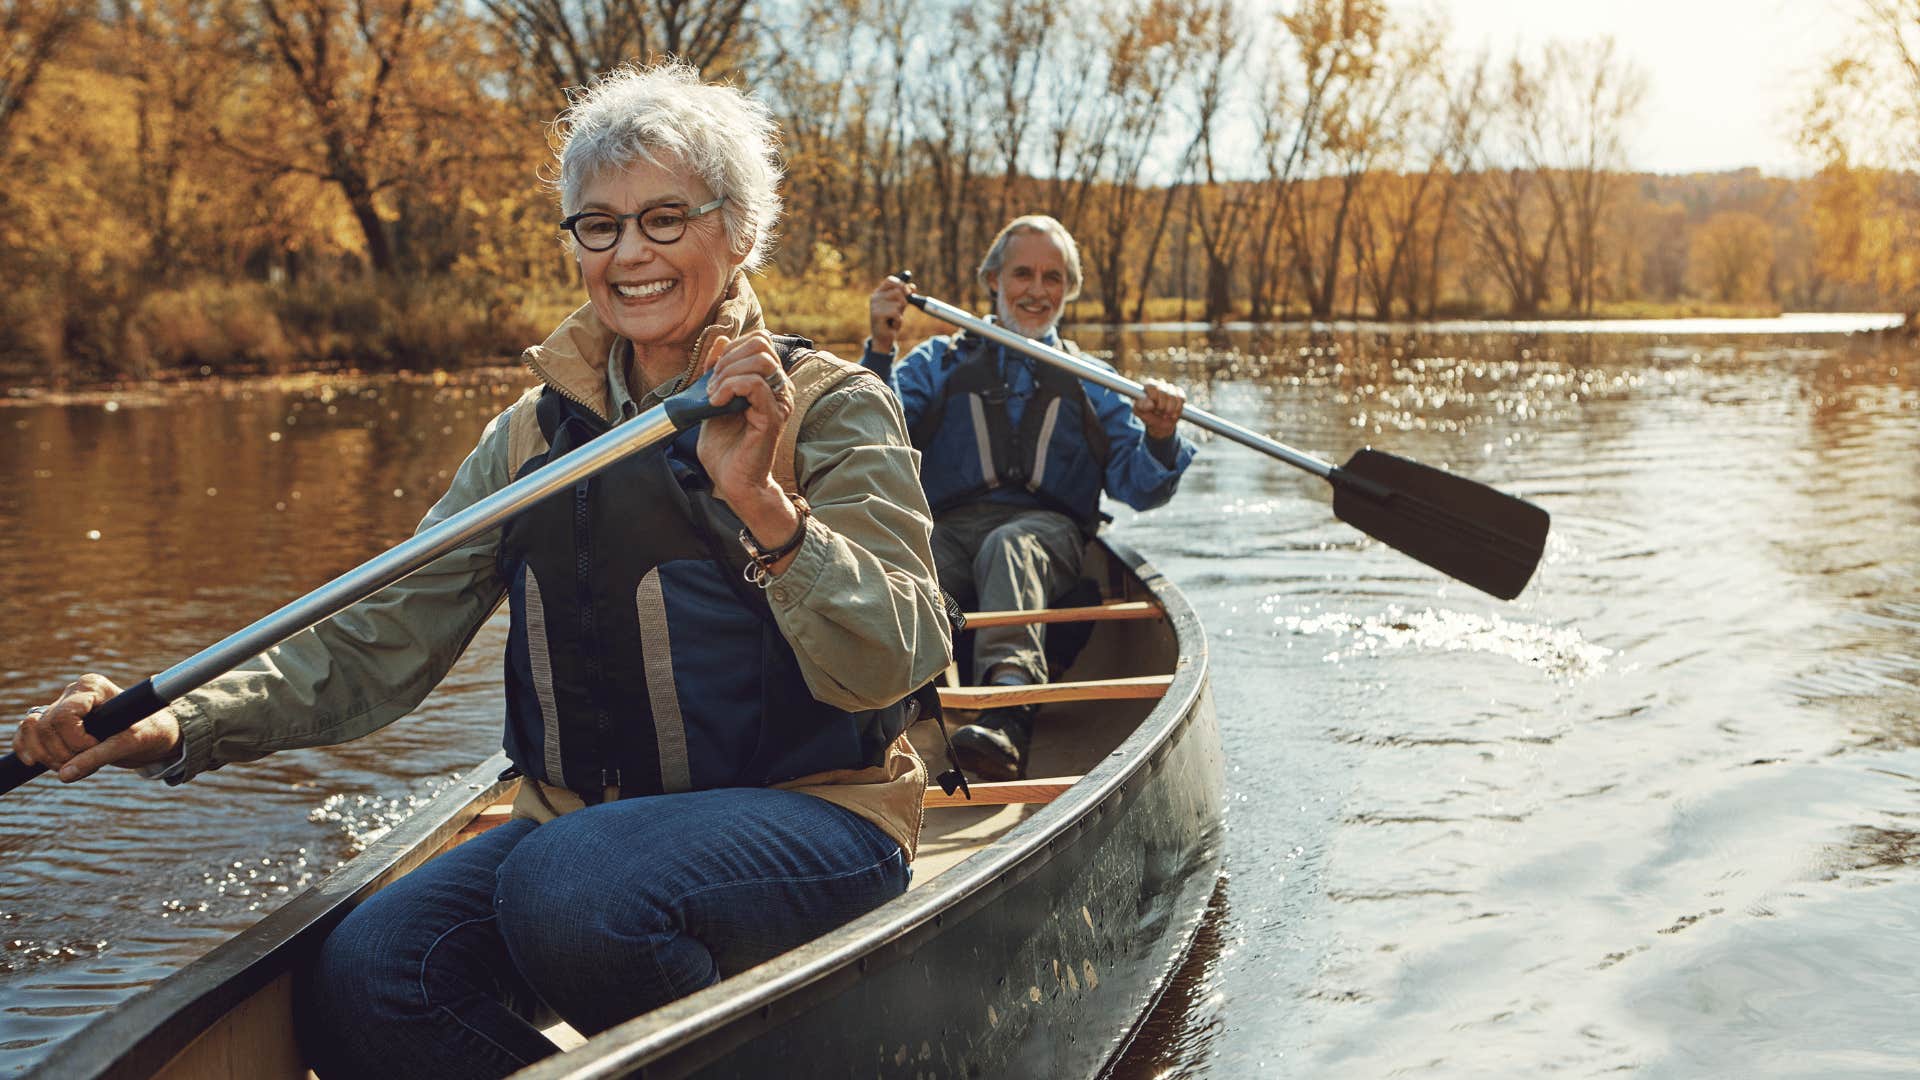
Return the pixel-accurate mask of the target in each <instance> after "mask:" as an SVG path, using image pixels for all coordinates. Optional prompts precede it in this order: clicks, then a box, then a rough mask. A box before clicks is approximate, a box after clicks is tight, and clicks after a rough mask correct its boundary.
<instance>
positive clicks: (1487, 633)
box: [1273, 604, 1613, 680]
mask: <svg viewBox="0 0 1920 1080" xmlns="http://www.w3.org/2000/svg"><path fill="white" fill-rule="evenodd" d="M1273 621H1274V624H1275V625H1277V626H1282V627H1285V628H1286V630H1287V631H1288V632H1289V633H1294V634H1300V635H1313V634H1332V635H1335V636H1336V637H1342V638H1346V639H1348V643H1347V645H1346V647H1345V648H1339V649H1335V650H1333V651H1332V652H1330V653H1328V654H1327V655H1326V657H1325V659H1326V660H1327V662H1329V663H1339V662H1340V661H1342V660H1348V659H1353V658H1357V657H1362V656H1375V655H1378V654H1380V653H1383V652H1392V651H1395V650H1399V649H1427V650H1435V651H1444V652H1457V651H1461V650H1466V651H1469V652H1484V653H1494V654H1497V655H1500V656H1506V657H1510V658H1512V659H1514V660H1518V661H1520V662H1521V663H1523V664H1527V665H1530V666H1532V667H1537V668H1539V669H1541V670H1542V671H1545V672H1547V673H1548V674H1549V675H1552V676H1554V677H1555V678H1564V679H1568V680H1574V679H1585V678H1591V677H1592V676H1594V675H1598V674H1600V673H1601V672H1603V671H1605V670H1606V668H1607V664H1606V659H1607V657H1609V656H1612V655H1613V650H1612V649H1609V648H1607V647H1606V646H1604V645H1596V644H1594V643H1592V642H1590V641H1587V640H1586V639H1584V638H1583V637H1581V635H1580V631H1578V630H1576V629H1574V628H1573V627H1570V626H1567V627H1553V626H1540V625H1536V624H1532V623H1524V622H1516V621H1514V620H1511V619H1505V618H1502V617H1500V616H1498V615H1492V616H1484V615H1474V614H1469V613H1467V612H1461V611H1435V610H1434V609H1432V608H1427V609H1425V610H1423V611H1417V612H1413V613H1408V612H1406V611H1405V610H1404V609H1402V608H1401V607H1400V606H1399V605H1397V604H1396V605H1394V606H1392V607H1389V608H1388V609H1387V610H1386V611H1385V612H1383V613H1381V614H1378V615H1369V616H1366V617H1364V618H1363V617H1361V616H1358V615H1350V614H1347V613H1345V612H1327V613H1326V614H1322V615H1312V616H1300V615H1283V616H1275V617H1274V620H1273Z"/></svg>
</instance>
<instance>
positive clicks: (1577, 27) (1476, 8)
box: [1396, 0, 1857, 175]
mask: <svg viewBox="0 0 1920 1080" xmlns="http://www.w3.org/2000/svg"><path fill="white" fill-rule="evenodd" d="M1429 2H1430V4H1431V6H1433V7H1437V8H1438V9H1439V10H1440V11H1442V12H1444V13H1445V14H1446V15H1447V17H1448V18H1449V20H1450V21H1451V23H1452V26H1453V33H1452V35H1451V38H1450V41H1451V44H1452V46H1453V49H1454V51H1455V52H1456V54H1464V53H1470V52H1472V51H1475V50H1477V49H1478V48H1479V47H1480V46H1481V45H1482V44H1484V45H1486V46H1487V47H1489V48H1490V50H1491V52H1492V54H1493V55H1494V56H1496V57H1499V56H1503V55H1508V54H1511V53H1512V51H1513V49H1514V47H1515V46H1516V45H1518V46H1521V47H1523V48H1524V49H1526V51H1528V52H1532V51H1534V50H1533V49H1531V48H1527V47H1528V46H1537V45H1539V44H1541V43H1543V42H1545V41H1548V40H1550V39H1553V38H1563V39H1576V40H1577V39H1584V38H1592V37H1598V36H1600V35H1604V34H1610V35H1612V36H1613V38H1614V40H1615V41H1616V42H1617V43H1618V45H1619V48H1620V50H1621V52H1622V53H1623V54H1625V55H1626V56H1628V57H1631V58H1632V59H1633V60H1634V62H1635V63H1637V64H1638V65H1639V66H1640V67H1641V69H1642V70H1643V71H1645V72H1646V74H1647V79H1648V92H1647V98H1646V103H1645V105H1644V106H1643V107H1642V110H1641V113H1640V117H1639V122H1638V124H1637V125H1636V126H1635V127H1636V136H1637V137H1636V138H1635V139H1634V140H1633V142H1632V144H1631V161H1632V163H1633V166H1634V167H1635V168H1640V169H1647V170H1651V171H1654V172H1696V171H1718V170H1723V169H1737V168H1741V167H1743V166H1748V165H1752V166H1757V167H1759V168H1761V169H1763V170H1765V171H1766V172H1768V173H1773V174H1777V175H1803V174H1805V173H1806V172H1808V171H1810V165H1809V163H1808V161H1807V160H1806V159H1805V158H1804V157H1802V156H1801V154H1800V153H1799V152H1798V150H1797V149H1796V148H1795V146H1794V140H1793V132H1794V127H1795V121H1794V113H1795V111H1796V108H1797V106H1798V103H1799V102H1801V101H1802V100H1803V99H1804V98H1805V97H1806V93H1807V88H1808V87H1809V86H1810V85H1811V83H1812V81H1813V79H1814V76H1815V75H1816V74H1817V72H1818V71H1819V70H1820V68H1821V67H1822V66H1823V65H1824V63H1825V61H1826V60H1827V58H1828V57H1829V56H1830V55H1831V54H1832V53H1834V52H1835V51H1837V50H1838V49H1840V48H1841V47H1842V46H1844V45H1845V43H1846V41H1847V39H1848V37H1849V35H1850V34H1851V33H1852V32H1853V29H1854V27H1855V25H1856V23H1855V15H1854V11H1855V10H1856V9H1857V5H1856V4H1854V3H1850V2H1849V0H1579V2H1572V0H1429ZM1396 6H1399V7H1403V8H1405V9H1407V10H1409V11H1410V10H1413V9H1414V8H1415V6H1416V5H1415V3H1413V2H1411V0H1409V2H1406V3H1400V4H1397V5H1396ZM1423 6H1424V5H1423Z"/></svg>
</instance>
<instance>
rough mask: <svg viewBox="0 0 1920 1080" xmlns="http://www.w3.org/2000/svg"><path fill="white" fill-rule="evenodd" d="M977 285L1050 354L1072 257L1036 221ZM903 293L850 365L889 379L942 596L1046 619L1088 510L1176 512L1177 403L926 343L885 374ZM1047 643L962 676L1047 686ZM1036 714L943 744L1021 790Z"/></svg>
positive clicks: (1028, 363)
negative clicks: (1109, 506)
mask: <svg viewBox="0 0 1920 1080" xmlns="http://www.w3.org/2000/svg"><path fill="white" fill-rule="evenodd" d="M978 275H979V280H980V283H981V284H982V285H984V286H985V287H986V289H987V292H988V293H989V294H990V295H991V296H992V297H993V307H994V317H995V318H996V319H997V320H998V321H999V322H1000V323H1001V324H1002V325H1004V326H1007V327H1009V328H1011V329H1014V330H1017V331H1019V332H1020V333H1021V334H1024V335H1026V336H1027V337H1030V338H1033V339H1035V340H1037V341H1042V342H1045V343H1046V344H1049V345H1053V346H1055V347H1057V348H1066V349H1072V348H1073V345H1072V343H1070V342H1062V341H1061V339H1060V337H1059V334H1058V327H1059V323H1060V316H1061V313H1062V312H1063V311H1064V310H1065V308H1066V305H1067V302H1068V301H1070V300H1073V299H1074V298H1075V297H1077V296H1079V295H1080V284H1081V273H1080V249H1079V245H1077V244H1075V243H1074V240H1073V236H1072V235H1071V234H1070V233H1068V232H1067V230H1066V227H1065V226H1063V225H1061V224H1060V222H1058V221H1056V220H1054V219H1053V218H1051V217H1048V216H1046V215H1044V214H1029V215H1027V216H1024V217H1019V218H1015V219H1014V220H1013V221H1011V222H1009V223H1008V224H1007V226H1006V227H1005V228H1003V229H1001V230H1000V234H999V235H998V236H997V237H995V238H994V241H993V244H992V246H991V247H990V248H989V249H988V250H987V255H986V258H984V259H982V260H981V261H980V266H979V269H978ZM911 291H912V286H910V285H906V284H902V283H901V282H900V281H899V280H898V279H896V278H891V277H890V278H888V279H887V280H886V281H885V282H882V283H881V285H880V287H879V288H877V289H875V290H874V292H873V296H872V298H871V301H870V304H869V314H870V329H871V337H870V338H869V339H868V341H867V346H866V350H865V355H864V356H863V357H862V359H861V363H863V364H865V365H866V366H867V367H868V368H869V369H871V370H873V371H874V372H876V373H877V374H880V375H883V376H886V377H888V379H889V381H890V382H891V383H892V385H893V388H894V392H895V393H896V394H898V395H899V397H900V404H901V407H902V409H903V410H904V411H905V413H906V420H907V427H908V431H909V433H910V435H911V437H912V440H913V444H914V446H915V447H917V448H918V449H919V450H920V452H921V454H922V455H923V457H922V460H921V464H920V483H921V486H922V487H924V488H926V492H927V501H928V503H929V504H931V506H932V508H933V513H934V528H933V552H934V561H935V564H936V566H937V568H938V571H939V575H940V584H941V587H942V588H944V589H945V590H946V591H947V592H949V593H951V594H952V595H953V596H954V597H955V598H956V599H957V600H959V601H960V602H961V603H962V604H965V605H968V606H970V607H974V608H976V609H978V610H989V611H1009V610H1031V609H1036V608H1044V607H1046V606H1047V605H1048V603H1049V602H1050V601H1052V600H1054V599H1056V598H1057V597H1059V596H1061V595H1062V594H1063V593H1065V592H1067V591H1068V590H1069V589H1071V588H1072V586H1073V584H1074V582H1075V581H1076V580H1077V579H1078V578H1079V576H1080V561H1081V554H1082V551H1083V549H1084V547H1085V545H1086V542H1087V540H1088V538H1089V537H1091V536H1092V535H1093V533H1094V531H1095V530H1096V529H1097V528H1098V527H1099V524H1100V520H1101V516H1100V494H1101V492H1102V491H1104V492H1105V493H1106V494H1108V495H1110V496H1112V497H1113V498H1115V499H1117V500H1119V501H1120V502H1123V503H1126V504H1127V505H1128V506H1131V507H1133V508H1134V509H1136V510H1150V509H1152V508H1154V507H1156V506H1159V505H1161V504H1163V503H1165V502H1166V501H1167V500H1168V499H1170V498H1172V497H1173V493H1174V490H1175V488H1176V487H1178V486H1179V483H1180V475H1181V473H1182V472H1184V471H1185V469H1186V467H1187V464H1188V463H1189V462H1191V461H1192V460H1193V455H1194V447H1193V444H1192V443H1190V442H1188V441H1187V440H1185V439H1183V438H1181V437H1180V436H1179V433H1178V432H1177V431H1176V426H1177V424H1178V421H1179V419H1180V412H1181V409H1182V408H1183V407H1184V406H1185V403H1186V395H1185V394H1184V393H1183V392H1182V391H1181V390H1180V389H1179V388H1178V387H1175V386H1172V385H1170V384H1168V383H1164V382H1159V381H1155V380H1146V382H1145V385H1146V387H1147V396H1146V397H1145V398H1143V399H1141V400H1139V401H1137V402H1132V403H1129V401H1128V399H1127V398H1125V397H1123V396H1122V395H1120V394H1117V393H1115V392H1114V391H1112V390H1108V389H1106V388H1104V387H1099V386H1094V385H1092V384H1089V383H1083V382H1081V381H1080V380H1078V379H1076V378H1074V377H1073V376H1071V375H1069V374H1067V373H1065V372H1063V371H1060V370H1059V369H1056V368H1054V367H1051V366H1049V365H1047V364H1044V363H1040V362H1038V361H1035V360H1033V359H1031V358H1030V357H1028V356H1026V355H1025V354H1024V353H1021V352H1019V351H1018V350H1016V349H1009V348H1006V347H1004V346H1001V345H998V344H995V343H993V342H989V341H985V340H983V339H981V338H979V337H977V336H973V335H968V334H965V333H960V334H955V335H952V336H942V337H934V338H931V339H929V340H927V341H925V342H922V343H921V344H920V345H919V346H917V347H916V348H915V349H914V350H913V351H912V352H910V353H908V354H907V356H906V357H905V359H902V360H900V361H899V362H898V363H896V362H895V360H894V355H895V350H896V347H897V341H896V338H897V335H898V333H899V329H900V317H901V315H902V314H903V313H904V312H905V310H906V306H907V296H908V295H909V293H910V292H911ZM1043 635H1044V628H1043V627H1042V626H1039V625H1029V626H1013V627H998V628H992V629H983V630H980V631H977V632H976V633H975V635H974V646H973V672H974V678H975V680H976V681H977V682H980V683H982V684H986V685H1007V684H1021V683H1037V682H1045V681H1046V680H1047V674H1048V672H1047V661H1046V654H1045V650H1044V644H1045V638H1044V636H1043ZM1033 713H1034V708H1033V706H1014V707H1008V708H1000V709H990V710H988V711H986V712H983V713H982V714H981V715H980V718H979V720H978V721H977V722H976V723H973V724H969V725H967V726H966V727H964V728H961V729H960V730H959V731H958V732H956V733H955V734H954V737H953V748H954V754H955V757H956V758H958V761H959V764H960V765H961V766H962V767H964V768H966V769H969V770H970V771H972V772H974V773H977V774H978V775H980V776H983V777H985V778H987V779H990V780H1012V779H1019V778H1021V777H1024V776H1025V775H1026V769H1027V759H1028V748H1029V745H1030V743H1031V739H1032V735H1033Z"/></svg>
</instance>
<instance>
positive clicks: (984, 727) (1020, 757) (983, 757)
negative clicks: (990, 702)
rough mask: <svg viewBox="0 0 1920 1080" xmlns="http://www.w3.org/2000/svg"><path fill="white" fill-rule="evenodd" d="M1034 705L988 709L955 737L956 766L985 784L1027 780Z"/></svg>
mask: <svg viewBox="0 0 1920 1080" xmlns="http://www.w3.org/2000/svg"><path fill="white" fill-rule="evenodd" d="M1033 713H1034V706H1032V705H1009V706H1007V707H1005V708H1000V709H988V710H987V711H985V712H983V713H981V714H980V719H978V720H976V721H974V722H973V723H971V724H968V725H967V726H966V727H963V728H961V729H960V730H958V731H956V732H954V733H953V760H954V763H955V764H956V765H959V766H960V767H961V768H963V769H965V770H967V771H968V772H970V773H973V774H974V775H975V776H978V777H980V778H981V779H982V780H1024V779H1026V776H1027V749H1028V747H1029V746H1030V745H1031V743H1032V742H1033Z"/></svg>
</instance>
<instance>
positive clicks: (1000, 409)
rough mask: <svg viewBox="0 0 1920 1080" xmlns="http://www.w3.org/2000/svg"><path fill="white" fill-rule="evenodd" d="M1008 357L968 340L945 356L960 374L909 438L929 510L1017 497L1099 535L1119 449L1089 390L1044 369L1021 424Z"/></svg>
mask: <svg viewBox="0 0 1920 1080" xmlns="http://www.w3.org/2000/svg"><path fill="white" fill-rule="evenodd" d="M1000 353H1001V350H1000V349H999V348H996V347H995V346H994V345H993V344H992V343H990V342H988V341H986V340H985V339H984V338H979V337H975V336H973V335H971V334H965V333H962V334H958V335H955V336H954V338H953V343H952V345H951V346H950V348H949V351H948V352H947V354H946V356H944V357H942V358H941V359H942V362H943V363H945V364H948V365H949V366H950V371H949V374H948V376H947V380H946V385H945V387H944V388H943V389H942V391H941V394H940V398H939V399H938V400H937V401H934V402H933V403H931V404H930V405H929V406H928V408H927V410H926V412H925V413H924V414H922V415H921V417H920V419H919V420H918V422H916V423H915V424H914V426H913V430H912V431H911V432H910V433H909V434H910V436H911V437H912V439H913V445H914V448H915V449H917V450H919V451H920V453H921V464H920V483H921V486H922V487H924V488H925V489H926V492H927V503H928V504H929V505H930V506H931V507H932V509H933V512H934V513H935V514H938V513H940V512H941V511H943V510H948V509H951V508H952V507H955V506H959V505H961V504H963V503H968V502H972V501H974V500H976V499H979V498H981V497H982V496H984V495H986V494H987V493H988V492H992V491H1003V490H1016V491H1020V492H1023V493H1024V494H1025V495H1026V496H1028V497H1029V498H1031V499H1032V500H1033V501H1034V502H1035V503H1036V504H1038V505H1041V506H1045V507H1047V508H1048V509H1052V510H1058V511H1060V512H1061V513H1063V514H1066V515H1067V516H1068V517H1070V518H1072V519H1073V520H1074V521H1076V522H1078V523H1079V524H1080V526H1081V528H1083V529H1086V530H1088V531H1091V530H1092V529H1093V528H1095V527H1096V526H1097V525H1098V524H1099V515H1100V491H1101V489H1102V488H1103V487H1104V486H1105V484H1106V469H1107V459H1108V457H1109V456H1110V454H1111V452H1112V447H1111V444H1110V442H1109V440H1108V438H1107V433H1106V430H1105V429H1104V428H1102V427H1101V426H1100V418H1099V417H1098V416H1097V415H1095V413H1094V410H1093V402H1092V400H1091V399H1089V398H1088V396H1087V389H1086V387H1085V386H1084V385H1083V384H1082V383H1081V382H1080V380H1079V379H1077V378H1075V377H1074V376H1072V375H1071V374H1068V373H1067V372H1065V371H1061V370H1060V369H1058V368H1056V367H1053V366H1052V365H1050V364H1044V363H1037V362H1036V363H1035V364H1034V367H1033V374H1034V383H1035V385H1034V390H1033V394H1032V396H1031V397H1030V398H1028V400H1027V402H1026V405H1025V408H1024V409H1022V411H1021V414H1020V420H1019V422H1018V423H1015V422H1014V421H1013V419H1012V414H1011V412H1010V410H1009V409H1008V408H1007V403H1008V401H1009V399H1011V398H1012V396H1013V392H1012V390H1011V389H1010V388H1009V387H1008V386H1007V382H1006V379H1005V378H1003V377H1002V376H1001V374H1000V364H999V360H1000Z"/></svg>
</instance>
